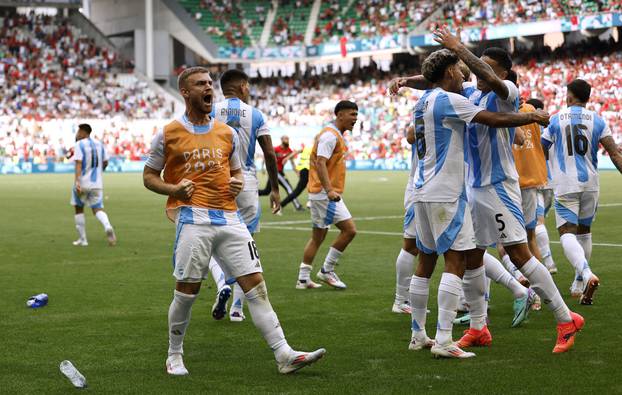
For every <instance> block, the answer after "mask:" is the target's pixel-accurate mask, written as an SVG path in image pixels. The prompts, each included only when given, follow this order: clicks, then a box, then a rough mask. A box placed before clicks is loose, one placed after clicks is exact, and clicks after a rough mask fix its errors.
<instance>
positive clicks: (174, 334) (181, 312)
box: [168, 290, 197, 355]
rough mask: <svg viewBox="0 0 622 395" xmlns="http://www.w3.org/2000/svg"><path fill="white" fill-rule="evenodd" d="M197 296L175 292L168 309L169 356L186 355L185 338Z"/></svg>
mask: <svg viewBox="0 0 622 395" xmlns="http://www.w3.org/2000/svg"><path fill="white" fill-rule="evenodd" d="M196 298H197V295H188V294H185V293H182V292H179V291H177V290H175V292H174V294H173V301H172V302H171V305H170V307H169V308H168V355H171V354H183V353H184V336H185V335H186V329H188V324H190V316H191V311H192V304H193V303H194V301H195V300H196Z"/></svg>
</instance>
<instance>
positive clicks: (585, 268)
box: [559, 233, 592, 281]
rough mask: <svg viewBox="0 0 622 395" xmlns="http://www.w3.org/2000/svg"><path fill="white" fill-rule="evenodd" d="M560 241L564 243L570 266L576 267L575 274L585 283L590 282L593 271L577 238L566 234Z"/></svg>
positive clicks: (563, 246) (563, 247)
mask: <svg viewBox="0 0 622 395" xmlns="http://www.w3.org/2000/svg"><path fill="white" fill-rule="evenodd" d="M559 241H560V242H561V243H562V249H563V250H564V255H566V258H567V259H568V261H569V262H570V264H572V266H574V268H575V272H576V273H579V274H580V275H581V276H582V277H583V280H584V281H589V279H590V278H591V277H592V270H590V265H589V264H588V262H587V260H586V258H585V257H586V254H585V251H584V250H583V247H581V244H580V243H579V241H578V240H577V236H576V235H574V234H572V233H564V234H563V235H562V236H561V237H560V238H559Z"/></svg>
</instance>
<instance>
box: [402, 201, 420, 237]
mask: <svg viewBox="0 0 622 395" xmlns="http://www.w3.org/2000/svg"><path fill="white" fill-rule="evenodd" d="M404 238H405V239H416V238H417V223H416V221H415V203H411V204H410V205H409V206H408V207H406V212H405V213H404Z"/></svg>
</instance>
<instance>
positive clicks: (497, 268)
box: [484, 253, 527, 299]
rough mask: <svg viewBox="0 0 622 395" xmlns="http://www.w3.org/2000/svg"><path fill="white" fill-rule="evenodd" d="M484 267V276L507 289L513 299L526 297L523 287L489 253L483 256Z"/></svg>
mask: <svg viewBox="0 0 622 395" xmlns="http://www.w3.org/2000/svg"><path fill="white" fill-rule="evenodd" d="M506 256H507V255H506ZM484 267H485V268H486V276H488V277H489V278H490V279H491V280H493V281H494V282H496V283H497V284H501V285H503V286H504V287H506V288H507V289H509V290H510V292H512V295H514V299H518V298H522V297H524V296H526V295H527V288H525V287H523V286H522V285H521V283H519V282H518V281H517V280H516V279H515V278H514V276H512V275H511V274H510V273H509V272H508V271H507V270H505V268H504V267H503V265H502V264H501V262H499V261H498V260H497V258H495V257H494V256H492V255H490V254H489V253H485V254H484Z"/></svg>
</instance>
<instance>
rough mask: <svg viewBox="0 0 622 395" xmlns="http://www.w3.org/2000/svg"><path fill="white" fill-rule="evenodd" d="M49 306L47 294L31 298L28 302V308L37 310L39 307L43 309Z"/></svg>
mask: <svg viewBox="0 0 622 395" xmlns="http://www.w3.org/2000/svg"><path fill="white" fill-rule="evenodd" d="M47 304H48V295H47V294H39V295H35V296H31V297H30V298H28V300H27V301H26V306H28V307H30V308H33V309H36V308H38V307H43V306H45V305H47Z"/></svg>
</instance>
